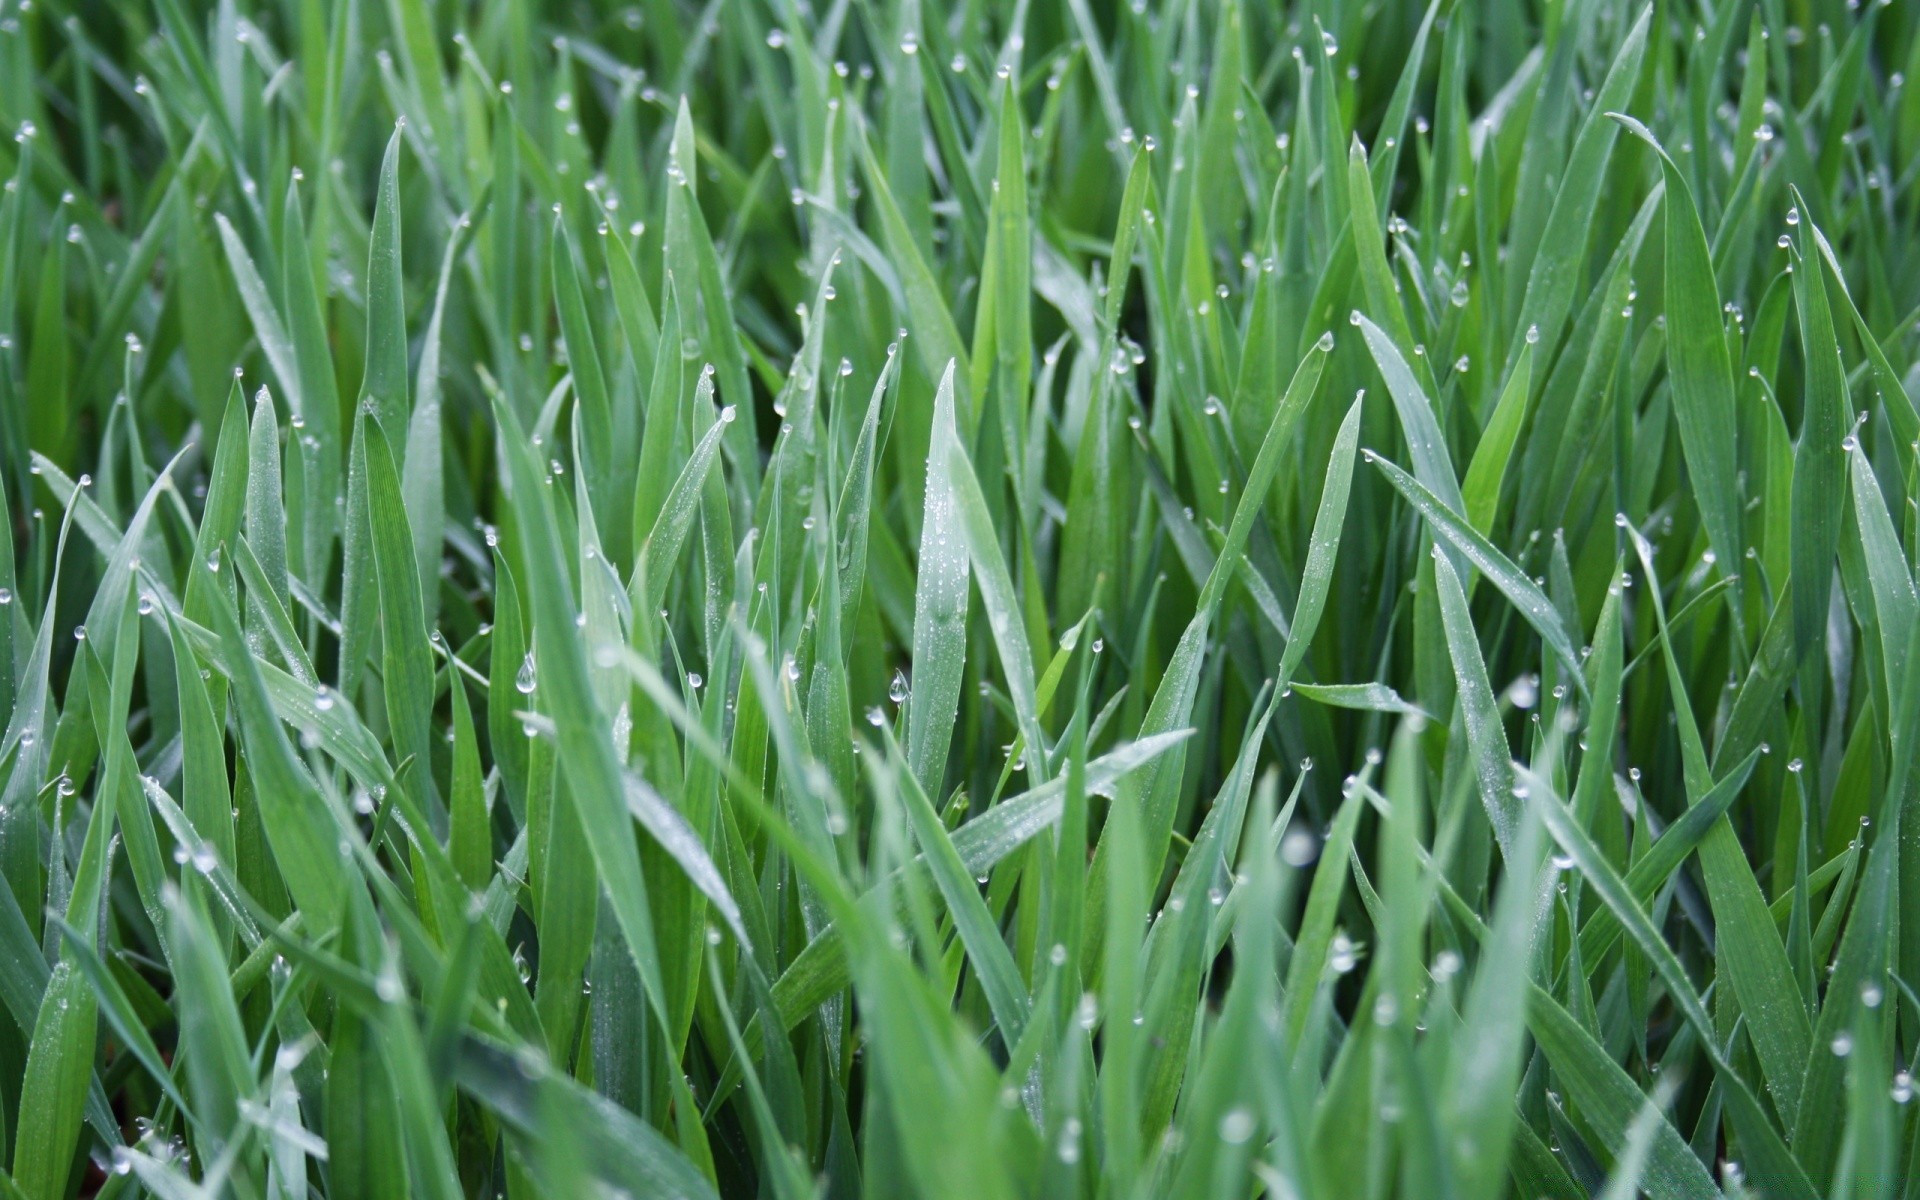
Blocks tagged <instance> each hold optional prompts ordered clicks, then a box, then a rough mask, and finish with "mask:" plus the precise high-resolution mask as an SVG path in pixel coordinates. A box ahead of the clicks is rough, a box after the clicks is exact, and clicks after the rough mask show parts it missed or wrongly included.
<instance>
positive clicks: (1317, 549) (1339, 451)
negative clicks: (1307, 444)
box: [1274, 396, 1397, 699]
mask: <svg viewBox="0 0 1920 1200" xmlns="http://www.w3.org/2000/svg"><path fill="white" fill-rule="evenodd" d="M1363 402H1364V396H1355V397H1354V398H1353V403H1352V404H1351V405H1350V406H1348V408H1347V415H1346V416H1345V417H1344V418H1342V419H1341V421H1340V431H1339V432H1338V433H1336V434H1334V437H1333V450H1332V452H1331V453H1330V454H1329V455H1328V456H1327V474H1326V480H1325V482H1324V483H1322V484H1321V487H1320V508H1319V511H1318V512H1316V513H1315V514H1314V518H1313V535H1312V538H1311V540H1309V541H1308V543H1307V561H1306V565H1305V566H1304V567H1303V568H1302V569H1301V573H1300V598H1299V600H1298V601H1297V602H1296V603H1295V604H1294V606H1293V626H1292V628H1291V630H1290V631H1289V633H1288V637H1287V648H1286V649H1285V650H1284V651H1282V652H1281V655H1280V669H1279V670H1278V671H1277V672H1275V674H1274V679H1275V681H1276V686H1277V687H1279V688H1280V689H1281V690H1282V691H1283V692H1284V690H1285V689H1286V688H1288V687H1289V686H1297V685H1294V683H1293V674H1294V671H1295V670H1297V669H1298V668H1299V666H1300V663H1301V662H1302V661H1304V660H1305V658H1306V654H1307V649H1308V646H1309V645H1310V643H1311V642H1312V641H1313V635H1314V631H1315V630H1317V629H1318V628H1319V627H1320V616H1321V614H1322V613H1323V612H1325V611H1326V605H1327V597H1328V595H1329V594H1330V593H1331V592H1332V591H1333V567H1334V561H1335V559H1336V558H1337V557H1338V555H1339V553H1340V532H1341V529H1342V527H1344V526H1345V524H1346V520H1347V499H1348V496H1349V494H1350V492H1351V490H1352V486H1353V458H1354V453H1355V451H1356V449H1357V448H1358V446H1359V443H1360V418H1361V412H1362V409H1361V406H1362V404H1363ZM1389 692H1391V689H1389ZM1302 694H1305V693H1302ZM1396 699H1397V697H1396Z"/></svg>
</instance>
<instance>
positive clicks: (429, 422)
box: [400, 214, 473, 625]
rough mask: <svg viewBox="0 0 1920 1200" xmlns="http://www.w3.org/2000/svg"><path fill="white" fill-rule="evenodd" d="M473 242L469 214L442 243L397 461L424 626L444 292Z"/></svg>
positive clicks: (434, 572) (435, 503) (438, 498)
mask: <svg viewBox="0 0 1920 1200" xmlns="http://www.w3.org/2000/svg"><path fill="white" fill-rule="evenodd" d="M472 240H473V218H472V216H471V214H468V215H463V216H461V217H460V218H459V219H458V220H457V221H456V222H455V223H454V227H453V233H452V235H451V236H450V237H448V238H447V249H446V253H445V254H443V255H442V256H441V259H440V282H439V284H438V285H437V286H436V287H435V288H434V293H433V315H432V316H430V317H429V318H428V319H427V333H426V337H425V338H424V339H422V341H421V344H420V366H419V369H418V371H417V373H416V374H415V376H414V387H413V394H414V402H413V416H412V417H411V418H410V419H409V420H408V422H407V443H406V446H405V449H404V453H403V454H402V455H401V458H402V461H403V462H405V464H406V466H405V467H404V468H403V469H402V471H401V477H400V490H401V494H402V495H403V496H404V497H405V499H406V512H407V523H408V524H409V525H410V526H411V527H412V531H413V556H414V561H416V562H417V563H419V565H420V599H421V602H422V603H423V604H424V605H425V609H426V620H427V624H429V625H431V624H433V618H434V614H435V613H436V612H437V611H438V610H439V607H440V546H441V543H442V542H444V541H445V540H446V529H445V526H446V510H447V502H446V481H445V478H444V474H445V470H446V468H445V465H444V464H443V463H442V461H441V459H442V454H441V442H442V432H441V421H440V399H441V398H440V341H441V330H442V328H443V326H444V325H445V322H446V315H447V291H448V288H449V286H450V285H451V284H452V282H453V265H454V262H455V261H456V260H457V259H458V258H459V256H460V255H461V254H462V253H463V252H464V251H465V249H466V247H467V244H468V243H469V242H471V241H472Z"/></svg>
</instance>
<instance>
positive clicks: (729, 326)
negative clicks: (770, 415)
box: [666, 95, 760, 490]
mask: <svg viewBox="0 0 1920 1200" xmlns="http://www.w3.org/2000/svg"><path fill="white" fill-rule="evenodd" d="M667 154H668V162H669V169H668V171H667V180H668V187H667V231H666V244H667V258H668V262H669V263H670V264H671V265H672V267H673V269H674V271H675V273H676V274H677V276H678V278H679V280H680V286H681V288H682V289H683V297H682V300H681V309H682V314H681V318H680V320H681V325H682V328H683V329H684V330H686V331H688V332H692V331H693V330H696V329H699V328H700V323H699V321H698V320H697V318H698V316H700V315H702V314H704V316H705V318H706V320H705V328H704V330H702V331H701V334H700V343H701V347H700V348H701V350H702V351H703V352H704V353H705V355H706V357H707V360H708V361H710V362H711V363H713V365H714V369H715V370H716V371H717V372H718V373H719V376H720V394H721V396H723V397H724V398H725V399H726V401H727V403H729V404H732V405H734V406H736V407H737V408H738V409H739V411H740V420H739V423H737V424H736V425H734V426H733V432H732V437H733V439H734V441H733V444H732V445H733V453H732V454H731V455H730V456H729V458H730V461H731V462H733V463H734V465H735V469H736V470H738V471H740V472H741V473H742V474H743V475H744V476H745V478H746V482H747V483H748V484H749V485H751V486H752V487H753V489H754V490H758V487H759V483H760V459H759V455H758V454H757V453H755V447H757V446H758V445H759V444H760V441H759V439H760V430H759V423H758V421H757V419H756V418H755V415H754V406H753V391H752V388H751V386H750V385H749V383H748V380H747V358H746V354H745V352H744V351H743V350H742V349H741V346H740V335H739V330H738V326H737V323H736V321H735V318H734V313H733V311H732V305H731V302H730V301H729V298H728V296H727V286H726V280H725V279H723V278H722V277H721V274H720V257H719V254H718V253H717V252H716V251H715V249H714V244H713V237H712V235H711V234H710V233H709V232H708V231H707V222H706V218H705V217H703V216H702V215H701V213H700V205H699V196H698V186H699V178H700V166H699V162H698V160H697V158H696V155H695V137H694V131H693V115H692V112H691V110H690V109H689V107H688V105H687V99H686V97H685V96H684V95H682V96H681V97H680V110H679V113H678V115H677V116H676V117H675V119H674V127H673V140H672V142H671V143H669V145H668V149H667ZM696 289H697V291H698V294H699V302H698V303H697V304H696V303H693V302H691V301H689V300H688V299H686V296H690V295H692V294H693V293H694V291H695V290H696Z"/></svg>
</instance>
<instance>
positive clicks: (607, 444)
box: [552, 215, 625, 561]
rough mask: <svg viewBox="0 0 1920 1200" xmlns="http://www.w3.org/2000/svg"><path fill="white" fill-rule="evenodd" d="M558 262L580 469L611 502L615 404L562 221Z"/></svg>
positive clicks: (609, 519) (555, 251)
mask: <svg viewBox="0 0 1920 1200" xmlns="http://www.w3.org/2000/svg"><path fill="white" fill-rule="evenodd" d="M552 258H553V296H554V307H555V309H557V310H558V312H559V314H560V336H561V339H562V340H563V341H564V342H565V344H566V348H567V369H568V370H569V371H571V372H572V373H573V394H574V399H575V403H574V412H575V413H576V414H577V418H578V420H579V423H580V429H581V435H582V436H581V439H580V440H581V444H582V445H583V447H584V448H585V450H586V452H587V461H586V462H584V463H581V464H579V469H580V470H582V471H585V472H586V476H587V494H588V496H590V497H593V496H608V495H611V491H612V489H611V488H610V487H609V486H608V481H609V479H610V477H611V464H609V463H608V462H606V461H605V456H606V455H609V454H611V453H612V452H613V449H614V442H613V400H612V399H611V394H610V393H609V391H608V390H607V377H606V374H605V372H604V371H603V370H602V369H601V364H600V351H599V348H598V347H597V346H596V345H595V342H594V336H593V323H592V321H591V320H590V319H589V318H588V316H587V303H586V299H585V298H584V297H583V296H582V294H581V290H580V274H579V268H578V267H576V266H575V264H574V249H573V238H572V236H571V235H569V234H568V232H567V222H566V218H564V217H561V216H558V215H556V216H555V217H554V219H553V246H552ZM594 515H595V517H596V518H597V519H598V521H599V523H600V525H601V527H602V528H606V529H613V528H615V527H616V526H617V525H618V522H617V521H615V520H614V519H613V514H612V513H610V512H605V511H602V512H597V513H595V514H594ZM624 559H625V555H624V554H621V555H620V556H619V557H618V558H616V559H615V561H624Z"/></svg>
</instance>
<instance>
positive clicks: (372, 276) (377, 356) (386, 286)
mask: <svg viewBox="0 0 1920 1200" xmlns="http://www.w3.org/2000/svg"><path fill="white" fill-rule="evenodd" d="M401 132H402V131H401V129H400V128H399V127H396V128H395V129H394V131H393V136H392V137H390V138H388V139H387V150H386V154H385V155H384V156H383V157H382V158H381V160H380V183H379V188H378V190H377V191H376V192H375V194H374V206H373V229H372V235H371V240H370V242H369V243H368V250H367V348H366V374H365V376H364V377H363V378H362V379H361V381H360V403H361V405H362V407H363V408H365V409H366V410H367V411H368V413H369V415H371V416H372V417H373V418H374V419H375V420H377V421H379V422H380V425H381V427H382V428H385V429H405V428H406V427H407V418H408V416H409V415H410V402H409V401H408V399H407V305H406V287H405V283H404V281H403V279H402V276H401V273H400V142H401ZM348 491H349V492H351V491H352V484H351V483H349V484H348ZM348 508H349V509H351V508H352V502H351V500H349V502H348ZM347 519H348V520H349V521H351V520H352V519H353V514H352V512H351V511H350V512H348V514H347Z"/></svg>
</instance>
